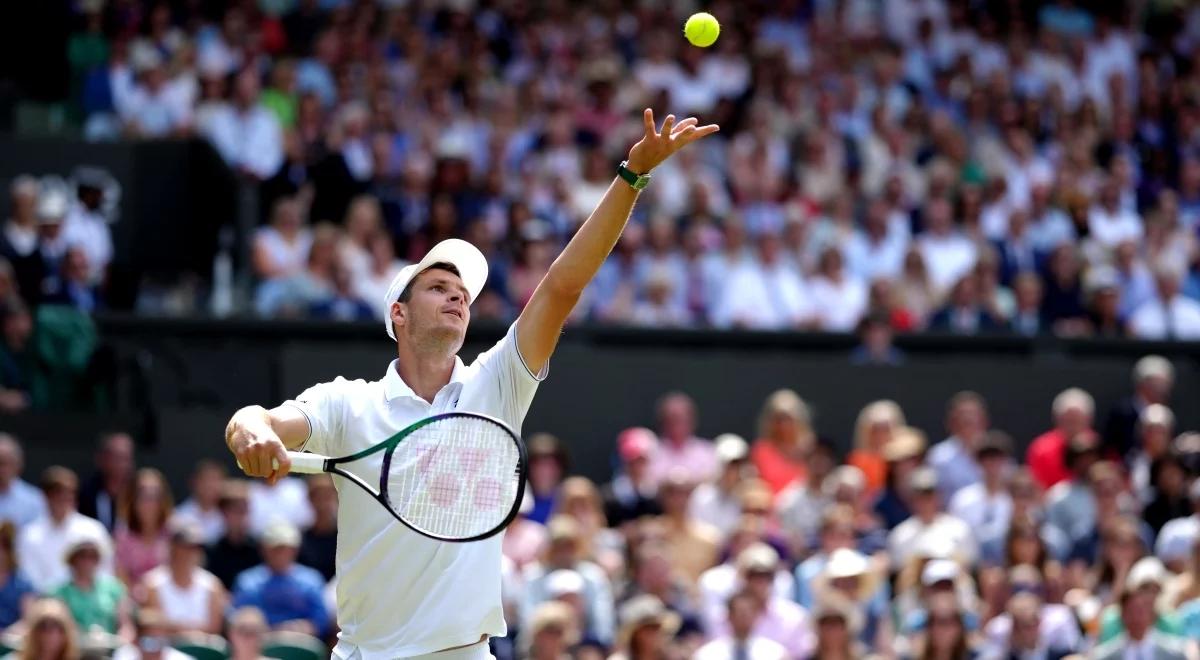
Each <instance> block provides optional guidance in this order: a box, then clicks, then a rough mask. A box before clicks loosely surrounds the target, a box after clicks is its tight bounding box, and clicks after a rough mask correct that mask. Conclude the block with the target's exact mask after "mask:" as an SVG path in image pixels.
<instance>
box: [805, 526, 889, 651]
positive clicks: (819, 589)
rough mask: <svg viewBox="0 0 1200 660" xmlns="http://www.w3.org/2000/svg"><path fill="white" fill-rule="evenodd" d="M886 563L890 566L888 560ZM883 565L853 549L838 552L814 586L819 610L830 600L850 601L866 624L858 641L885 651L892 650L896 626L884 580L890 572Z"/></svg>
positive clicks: (861, 628) (841, 549)
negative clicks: (893, 624) (885, 649)
mask: <svg viewBox="0 0 1200 660" xmlns="http://www.w3.org/2000/svg"><path fill="white" fill-rule="evenodd" d="M879 559H883V558H882V557H879ZM882 563H883V564H886V559H883V561H882ZM879 564H880V562H877V561H874V560H872V559H868V558H867V557H866V556H865V555H863V554H862V553H860V552H858V551H857V550H853V549H851V548H839V549H837V550H834V551H833V552H832V553H830V554H829V560H828V561H827V562H826V563H825V566H824V568H822V570H821V573H820V574H819V575H818V576H817V578H816V581H815V582H814V583H813V584H812V591H813V596H814V597H815V599H816V603H817V608H818V609H820V607H821V603H822V602H824V601H826V600H827V599H830V598H838V597H840V598H844V599H846V600H848V601H850V605H851V606H852V607H853V609H854V611H855V612H856V613H857V615H858V617H859V620H860V621H861V622H862V625H861V626H860V627H859V632H858V639H859V640H860V641H862V642H863V643H864V644H866V645H867V646H868V647H870V648H877V649H882V648H890V647H891V634H892V633H891V628H892V626H891V623H890V619H891V615H890V612H889V608H890V607H891V602H890V591H889V589H888V587H887V585H886V584H883V583H882V581H881V580H880V577H881V575H883V574H884V573H885V572H886V569H885V568H883V567H882V566H880V565H879Z"/></svg>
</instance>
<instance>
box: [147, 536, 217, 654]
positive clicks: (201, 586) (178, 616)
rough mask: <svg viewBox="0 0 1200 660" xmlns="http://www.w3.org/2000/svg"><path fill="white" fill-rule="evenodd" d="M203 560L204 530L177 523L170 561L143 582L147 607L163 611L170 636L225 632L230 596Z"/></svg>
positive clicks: (152, 571)
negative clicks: (225, 615)
mask: <svg viewBox="0 0 1200 660" xmlns="http://www.w3.org/2000/svg"><path fill="white" fill-rule="evenodd" d="M203 561H204V538H203V535H202V534H201V531H200V528H199V527H198V526H196V525H194V524H191V523H187V522H182V523H181V522H176V523H175V524H173V525H172V530H171V550H170V554H169V557H168V559H167V562H166V563H165V564H164V565H162V566H159V567H157V568H154V569H152V570H151V571H150V572H148V573H146V575H145V577H144V578H143V579H142V585H143V586H142V588H143V590H144V592H145V600H146V602H145V607H147V608H150V609H154V610H159V611H161V612H162V615H163V622H164V627H165V628H167V630H168V632H169V633H170V634H173V635H178V634H182V633H209V634H219V633H220V632H221V627H222V623H223V619H224V610H225V605H226V603H227V601H228V595H227V594H226V592H225V587H223V586H222V585H221V581H220V580H218V579H217V576H215V575H213V574H212V573H209V572H208V571H206V570H204V569H203V568H201V567H200V564H201V562H203Z"/></svg>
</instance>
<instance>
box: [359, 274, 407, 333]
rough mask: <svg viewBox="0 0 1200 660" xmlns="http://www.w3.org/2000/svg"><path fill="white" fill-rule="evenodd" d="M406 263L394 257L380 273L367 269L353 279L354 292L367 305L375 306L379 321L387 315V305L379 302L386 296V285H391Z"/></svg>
mask: <svg viewBox="0 0 1200 660" xmlns="http://www.w3.org/2000/svg"><path fill="white" fill-rule="evenodd" d="M406 265H408V263H407V262H405V261H403V260H401V259H396V260H395V261H393V262H392V265H390V266H388V268H387V270H385V271H383V272H382V273H378V274H377V273H375V272H374V271H373V270H368V271H367V272H365V273H363V274H362V275H361V276H360V277H359V278H358V279H357V280H355V281H354V293H355V294H357V295H358V297H359V298H362V299H363V300H365V301H366V302H367V304H368V305H371V306H374V307H376V309H377V312H378V314H379V320H381V321H382V320H383V319H386V318H387V315H388V307H389V305H383V304H381V303H382V302H383V299H384V297H385V296H387V291H388V287H389V286H391V285H392V280H393V279H394V278H395V277H396V275H397V274H398V273H399V272H400V271H401V269H403V268H404V267H405V266H406Z"/></svg>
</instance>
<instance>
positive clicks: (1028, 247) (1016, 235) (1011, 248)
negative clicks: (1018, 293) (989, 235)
mask: <svg viewBox="0 0 1200 660" xmlns="http://www.w3.org/2000/svg"><path fill="white" fill-rule="evenodd" d="M1028 228H1029V212H1028V211H1026V210H1025V209H1013V211H1012V213H1010V214H1009V216H1008V233H1007V234H1006V235H1005V237H1004V238H1003V239H1001V240H998V241H995V243H994V244H993V246H994V247H995V248H996V254H997V255H999V257H1000V283H1001V284H1003V285H1004V286H1012V283H1013V280H1014V279H1015V278H1016V277H1017V275H1019V274H1020V273H1036V272H1037V270H1038V267H1039V266H1040V265H1041V255H1040V254H1038V253H1037V251H1036V250H1034V248H1033V240H1032V239H1031V238H1030V237H1029V232H1028Z"/></svg>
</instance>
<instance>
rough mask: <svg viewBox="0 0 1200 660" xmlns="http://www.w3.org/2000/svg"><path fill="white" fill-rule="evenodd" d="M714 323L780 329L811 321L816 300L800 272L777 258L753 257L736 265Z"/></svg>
mask: <svg viewBox="0 0 1200 660" xmlns="http://www.w3.org/2000/svg"><path fill="white" fill-rule="evenodd" d="M712 315H713V325H715V326H717V327H718V328H731V327H742V328H749V329H754V330H780V329H783V328H789V327H792V326H795V325H797V324H799V323H803V322H805V321H807V320H808V319H809V318H810V317H811V316H812V302H811V300H810V299H809V296H808V291H807V290H806V288H805V286H804V282H803V281H802V280H801V279H800V276H799V275H797V274H796V271H795V270H793V269H792V268H791V267H790V266H788V265H786V264H784V263H782V262H777V263H776V264H775V265H773V266H767V265H765V264H762V263H760V262H758V261H751V262H748V263H745V264H742V265H741V266H739V267H737V268H735V269H734V270H733V271H732V272H731V273H730V274H729V279H728V281H727V282H726V284H725V287H724V291H722V293H721V297H720V300H719V302H718V303H717V305H716V306H715V308H714V309H713V313H712Z"/></svg>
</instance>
